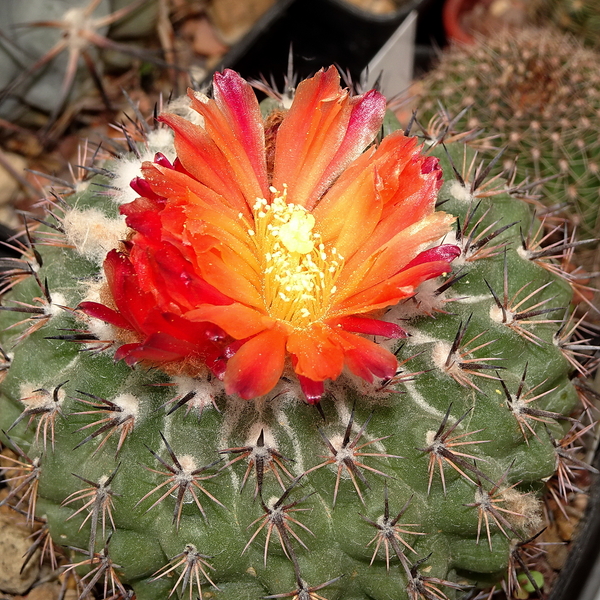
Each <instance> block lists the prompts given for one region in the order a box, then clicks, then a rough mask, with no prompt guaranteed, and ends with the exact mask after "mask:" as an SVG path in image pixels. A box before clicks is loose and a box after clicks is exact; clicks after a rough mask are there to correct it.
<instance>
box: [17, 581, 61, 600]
mask: <svg viewBox="0 0 600 600" xmlns="http://www.w3.org/2000/svg"><path fill="white" fill-rule="evenodd" d="M59 593H60V583H59V582H54V583H50V582H47V583H42V584H41V585H38V586H36V587H34V588H32V590H31V591H30V592H29V594H27V595H26V596H23V600H58V595H59ZM15 600H20V599H18V598H15Z"/></svg>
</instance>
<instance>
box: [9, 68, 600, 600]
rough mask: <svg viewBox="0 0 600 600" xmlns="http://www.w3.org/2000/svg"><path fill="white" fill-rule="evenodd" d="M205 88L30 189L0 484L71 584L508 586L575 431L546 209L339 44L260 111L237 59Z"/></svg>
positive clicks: (190, 594)
mask: <svg viewBox="0 0 600 600" xmlns="http://www.w3.org/2000/svg"><path fill="white" fill-rule="evenodd" d="M213 88H214V89H213V97H214V100H213V99H210V98H208V97H207V96H204V95H202V94H199V93H191V94H190V103H191V106H192V108H193V109H194V110H192V109H191V108H190V107H189V106H186V105H184V104H182V103H178V105H177V106H171V107H169V112H167V113H164V114H163V115H162V116H161V117H159V123H158V124H157V125H156V127H155V128H154V129H152V128H150V127H149V126H147V125H145V124H144V123H140V124H139V127H138V128H137V130H136V131H137V134H138V137H140V136H139V134H140V132H144V135H143V136H141V137H142V138H143V139H139V140H138V141H135V139H134V138H135V135H136V132H131V133H130V134H128V136H127V140H128V144H129V147H130V149H131V150H132V152H130V153H129V154H123V155H122V156H120V157H119V158H116V159H115V158H114V157H113V158H110V157H109V158H107V159H106V160H105V161H104V162H101V163H98V162H96V163H95V164H94V165H93V166H90V167H88V168H87V170H86V171H85V172H86V173H87V174H88V175H89V177H88V176H86V177H82V179H81V180H80V181H78V182H76V183H75V184H73V186H72V189H71V190H66V191H65V193H63V194H60V195H59V194H58V193H57V191H54V193H53V194H52V195H51V196H50V200H49V201H48V215H47V217H45V218H43V219H40V221H41V226H40V227H39V228H38V229H37V230H36V231H35V232H33V233H31V232H28V236H25V237H24V238H23V240H24V241H23V242H22V250H23V252H24V254H23V258H22V259H19V260H14V261H12V262H10V264H7V265H6V266H7V267H10V269H9V270H8V271H7V273H6V278H5V285H4V287H5V289H6V290H7V296H6V298H5V300H4V303H3V309H4V310H3V312H2V313H1V317H2V322H3V325H4V328H5V333H4V334H3V340H4V341H3V347H4V350H2V356H3V365H2V369H3V373H4V381H3V383H2V397H1V400H0V403H1V404H0V407H1V410H0V425H1V428H2V431H3V434H2V435H3V437H2V441H3V443H4V444H5V445H6V446H7V447H8V448H10V449H11V451H12V454H8V453H7V454H6V456H7V457H8V458H6V459H5V460H8V461H9V462H8V466H5V468H4V471H5V477H6V478H7V481H8V482H9V484H10V485H11V491H10V492H9V494H8V496H7V498H6V499H5V500H3V503H8V504H11V505H12V506H14V507H15V508H16V509H18V510H21V511H22V512H23V513H24V515H25V518H26V519H27V520H28V521H29V522H34V521H35V522H39V525H38V526H39V527H40V530H39V532H38V538H37V539H38V541H37V542H36V543H37V545H38V546H40V547H42V546H43V547H45V548H49V549H52V548H54V547H56V548H57V551H56V552H57V553H59V554H61V555H64V557H65V558H64V561H65V566H63V567H62V568H63V569H64V570H65V573H66V574H67V575H68V574H72V575H73V576H74V577H76V578H77V579H78V581H79V585H80V588H79V589H80V592H81V595H80V598H85V597H86V595H87V594H88V592H90V591H91V589H92V588H93V587H94V586H95V585H96V584H97V585H98V586H99V587H100V591H101V593H104V596H105V597H107V598H108V597H111V598H129V597H131V590H133V593H135V596H136V598H137V599H138V600H155V599H156V600H162V599H164V598H167V597H170V596H178V597H185V598H190V600H191V599H192V598H195V597H199V598H216V599H220V600H226V599H231V600H240V599H246V598H247V599H248V600H250V599H252V600H255V599H258V598H264V597H268V598H288V597H289V598H295V599H298V600H310V599H312V600H316V599H322V598H328V599H329V600H333V599H340V600H341V599H344V600H362V599H365V598H372V599H377V600H379V599H382V600H383V599H386V598H387V599H390V598H393V599H395V600H400V599H407V600H418V599H423V600H431V599H433V598H437V599H443V598H454V597H457V595H458V594H461V593H462V590H466V589H468V588H469V587H470V586H473V585H479V586H483V587H485V586H486V585H487V586H490V585H492V584H493V583H494V582H497V581H498V580H499V579H500V578H502V576H503V574H504V573H506V571H507V568H509V567H510V569H509V573H511V574H512V575H511V576H509V577H508V578H507V580H506V584H507V585H508V589H511V586H516V585H518V583H517V582H516V574H515V573H516V571H515V564H516V561H517V559H516V558H515V556H518V555H519V552H520V549H521V548H522V547H525V546H526V544H528V543H530V541H531V540H530V538H531V536H533V535H535V534H536V532H537V531H538V530H539V528H540V518H541V512H540V500H539V498H540V495H541V494H542V493H543V489H544V483H543V482H544V481H546V480H547V479H548V478H550V477H551V476H552V475H553V474H554V473H555V472H556V471H557V467H558V466H559V465H561V464H563V465H564V464H565V461H568V460H569V459H570V457H572V451H571V448H572V447H573V444H574V442H575V441H576V440H577V439H578V438H579V437H580V434H581V431H582V430H583V429H585V428H583V429H582V426H581V425H580V424H579V422H578V421H576V420H574V419H573V418H572V417H571V416H570V415H571V414H572V412H573V411H574V410H575V409H576V407H577V406H578V403H579V395H580V394H582V393H583V392H582V389H583V386H582V385H580V384H579V383H578V379H577V377H574V376H573V373H574V372H575V374H577V372H580V373H582V374H584V373H585V372H586V369H585V366H583V362H585V355H586V354H588V353H589V351H590V349H589V347H587V346H585V343H584V344H583V345H581V341H578V340H577V339H575V340H574V341H573V340H572V339H571V338H572V337H573V332H574V330H575V329H576V327H575V325H576V324H577V323H576V321H574V320H573V319H574V317H573V316H572V315H571V309H570V308H569V307H570V302H571V297H572V290H571V287H570V285H569V282H568V281H567V280H565V279H564V278H563V277H561V276H560V273H559V271H558V269H557V267H556V265H555V264H554V261H553V259H552V257H550V256H548V253H546V252H544V251H542V250H541V246H540V241H541V238H543V236H544V233H543V225H542V224H541V223H540V222H538V221H536V219H535V218H533V217H532V214H531V211H530V208H529V206H528V205H527V204H526V203H525V202H523V201H522V200H521V199H520V198H518V197H517V196H518V194H517V193H516V192H515V190H514V189H512V190H511V193H508V191H507V190H508V188H507V187H506V185H505V184H504V183H503V182H502V181H501V180H499V179H497V178H496V179H495V180H492V181H489V180H488V179H487V177H486V170H485V168H479V167H478V168H477V169H475V163H474V158H473V153H472V152H471V151H470V150H469V149H468V148H467V147H466V146H464V145H463V144H461V143H460V142H458V141H456V142H452V141H451V140H446V141H447V142H448V143H447V144H446V145H445V146H443V145H442V144H440V143H439V142H440V141H441V140H435V139H431V138H428V139H426V143H425V144H423V145H419V142H418V140H417V138H413V137H407V136H405V135H404V134H403V133H402V132H400V131H395V130H397V129H398V124H397V122H396V123H394V120H393V119H392V118H390V117H389V116H387V117H386V116H385V100H384V98H383V97H382V96H381V95H380V94H379V93H377V92H375V91H371V92H368V93H366V94H363V95H362V96H355V97H353V96H350V95H349V93H348V92H347V90H342V89H341V88H340V87H339V76H338V74H337V72H336V71H335V69H333V68H330V69H328V70H326V71H320V72H319V73H318V74H317V75H315V76H314V77H313V78H311V79H308V80H306V81H304V82H302V83H301V84H300V86H299V87H298V89H297V90H296V93H295V97H294V100H293V102H292V105H291V107H290V108H289V110H287V111H285V110H283V109H282V108H281V107H279V108H277V109H276V110H275V111H273V112H270V113H269V115H268V116H267V117H266V118H265V119H264V121H263V118H262V117H261V114H260V111H259V106H258V103H257V101H256V98H255V96H254V94H253V92H252V91H251V90H250V88H249V86H248V85H247V84H246V82H244V81H243V80H242V79H241V78H240V77H239V76H238V75H236V74H235V73H233V72H231V71H226V72H225V73H223V74H217V75H216V76H215V80H214V85H213ZM173 111H177V112H178V113H179V115H174V114H172V113H173ZM198 113H199V114H198ZM384 117H385V118H384ZM382 122H383V130H382V131H383V133H385V134H386V135H385V137H383V138H382V134H381V133H380V127H381V125H382ZM173 132H174V133H173ZM375 138H376V139H375ZM263 139H264V142H263ZM98 160H100V159H99V157H96V161H98ZM82 172H83V171H82ZM442 175H443V178H444V182H443V183H442V179H441V177H442ZM130 183H131V187H130V185H129V184H130ZM257 190H258V191H257ZM257 197H258V199H257ZM266 198H269V201H266V200H265V199H266ZM248 199H249V200H248ZM292 202H294V204H292ZM436 202H437V203H438V204H440V205H442V206H441V208H443V212H442V211H441V210H438V211H435V209H434V205H435V203H436ZM342 209H343V210H342ZM182 211H189V212H188V213H187V217H185V218H183V215H184V212H182ZM194 211H199V212H194ZM200 215H202V218H200ZM273 215H276V216H278V217H280V218H279V220H277V219H276V218H275V217H274V216H273ZM271 217H272V218H271ZM265 219H267V220H269V219H270V221H269V222H268V224H269V225H270V227H267V226H266V225H265V221H264V220H265ZM261 220H263V221H262V222H261ZM519 229H520V230H521V232H522V238H523V239H522V241H521V238H519V235H518V231H519ZM274 230H275V233H272V232H273V231H274ZM161 231H162V233H161ZM173 231H178V232H179V233H178V234H177V235H176V234H174V233H173ZM219 236H221V238H219ZM269 236H271V237H269ZM273 236H276V237H277V239H276V240H275V241H274V240H273V239H272V237H273ZM315 236H317V237H315ZM318 236H320V237H318ZM192 239H193V243H191V242H190V240H192ZM242 242H243V243H242ZM321 244H322V245H321ZM334 244H335V246H334ZM274 246H277V247H274ZM252 248H255V249H256V248H257V249H258V250H256V251H254V250H252V252H251V253H250V254H248V252H249V249H252ZM265 248H267V249H268V250H269V252H270V257H267V256H266V253H265V255H261V254H260V252H259V250H260V251H261V252H263V251H264V249H265ZM230 251H232V252H230ZM195 252H198V253H201V254H202V257H201V260H198V261H195V259H194V256H195V255H194V253H195ZM228 252H230V254H228ZM277 253H279V254H277ZM553 253H554V254H556V253H560V247H559V246H556V245H555V246H554V247H553ZM240 256H243V257H244V261H242V260H241V259H240ZM252 256H254V257H255V259H253V258H252ZM277 256H279V257H280V258H279V259H278V258H277ZM282 256H283V258H281V257H282ZM256 257H258V258H256ZM309 259H311V260H309ZM253 260H264V261H268V260H270V261H271V264H269V265H268V266H265V264H264V263H262V264H261V263H260V262H257V263H256V265H255V266H253V267H252V269H250V268H249V267H248V265H249V264H250V265H253V264H254V263H253V262H252V261H253ZM278 261H279V262H278ZM284 261H288V262H285V264H284ZM294 261H295V262H294ZM319 261H320V262H319ZM290 264H291V265H292V267H294V270H293V272H294V273H300V274H301V275H302V277H300V276H297V277H296V278H293V277H292V276H290V275H289V272H291V271H290V270H289V269H288V271H286V268H287V267H289V265H290ZM272 265H273V268H271V266H272ZM294 265H295V266H294ZM315 265H317V266H320V268H318V269H316V270H315ZM290 268H291V267H290ZM269 269H270V270H269ZM274 270H275V271H276V274H277V275H278V276H279V279H275V278H273V279H269V277H270V275H271V273H273V271H274ZM315 272H316V273H317V275H316V276H315V277H314V278H313V279H310V277H312V275H311V274H313V273H315ZM223 273H225V275H226V276H225V277H224V276H223ZM253 273H260V274H261V275H260V276H261V277H262V278H263V279H262V282H263V283H262V284H261V285H259V286H256V287H253V286H251V285H249V284H248V281H249V280H250V279H251V277H252V274H253ZM318 273H322V276H320V275H318ZM282 280H283V281H284V283H285V284H287V286H288V288H291V289H285V288H282V287H280V288H278V293H277V294H275V295H271V296H268V294H269V287H268V286H276V285H277V282H280V281H282ZM323 280H324V281H325V283H323ZM307 282H308V283H307ZM310 282H313V284H314V285H313V286H311V285H310ZM294 286H295V287H294ZM257 290H258V291H259V292H260V293H261V294H263V295H264V297H265V298H266V297H269V298H270V304H268V307H269V309H268V310H267V309H266V308H264V306H267V303H266V300H265V304H263V305H262V306H261V305H260V304H258V303H256V304H252V303H251V302H250V301H248V300H247V298H248V297H251V296H252V294H254V293H256V292H257ZM348 290H351V291H352V293H350V292H348ZM279 292H281V293H279ZM309 292H310V293H309ZM344 293H345V295H344ZM286 294H287V300H286V299H285V298H283V297H282V296H285V295H286ZM348 298H349V299H350V300H351V301H350V300H348ZM278 299H279V300H281V301H279V300H278ZM300 300H301V301H300ZM294 303H296V304H294ZM298 303H299V304H298ZM184 309H185V310H184ZM319 311H320V312H319ZM315 314H317V315H318V318H317V319H314V318H313V320H311V318H312V317H313V316H314V315H315ZM290 315H291V316H290ZM578 355H582V356H583V357H584V358H583V359H581V360H578V358H579V357H578ZM5 464H6V463H5ZM559 472H560V473H561V479H560V484H561V486H562V487H561V488H560V489H561V490H562V493H563V494H566V492H565V490H568V489H569V485H570V481H569V479H568V474H569V472H568V470H567V471H565V470H564V469H563V470H562V471H559ZM560 494H561V492H557V493H555V496H556V497H560ZM48 536H50V537H51V538H52V540H54V545H53V544H52V543H50V542H49V541H48V540H49V537H48ZM42 540H43V541H42ZM36 547H37V546H36ZM30 558H31V555H30V556H29V557H28V559H30ZM532 585H534V587H535V586H537V583H535V584H534V583H532Z"/></svg>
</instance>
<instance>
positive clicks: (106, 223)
mask: <svg viewBox="0 0 600 600" xmlns="http://www.w3.org/2000/svg"><path fill="white" fill-rule="evenodd" d="M132 191H133V190H132ZM63 226H64V229H65V235H66V237H67V242H68V243H69V244H71V245H73V246H75V249H76V250H77V252H79V254H81V255H82V256H85V257H86V258H87V259H88V260H90V261H92V262H94V263H96V264H97V265H98V266H101V265H102V263H103V261H104V258H105V257H106V254H107V253H108V252H109V250H112V249H113V248H116V247H117V246H118V244H119V241H120V240H123V239H125V236H126V234H127V226H126V225H125V220H124V219H123V218H117V219H110V218H109V217H107V216H106V215H105V214H104V213H102V212H101V211H99V210H98V209H96V208H89V209H85V210H79V209H76V208H74V209H72V210H69V211H68V212H67V213H66V214H65V217H64V225H63Z"/></svg>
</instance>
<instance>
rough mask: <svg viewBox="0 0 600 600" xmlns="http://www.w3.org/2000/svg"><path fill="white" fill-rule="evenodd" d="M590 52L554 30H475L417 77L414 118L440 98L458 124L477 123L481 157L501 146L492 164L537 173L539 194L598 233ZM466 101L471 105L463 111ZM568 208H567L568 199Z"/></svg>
mask: <svg viewBox="0 0 600 600" xmlns="http://www.w3.org/2000/svg"><path fill="white" fill-rule="evenodd" d="M599 64H600V63H599V61H598V55H597V53H596V52H595V51H593V50H589V49H584V48H582V47H581V46H580V44H579V43H577V42H576V41H575V40H574V39H572V38H571V37H570V36H566V35H563V34H560V33H558V32H556V31H554V30H553V29H531V30H527V29H526V30H523V31H519V32H512V33H502V34H499V35H493V36H489V37H486V38H481V39H479V40H478V41H476V43H475V44H473V45H469V46H456V47H452V48H450V49H449V50H448V51H446V52H444V53H443V55H442V58H441V60H440V63H439V64H438V66H437V67H436V68H435V69H434V70H433V71H431V72H430V73H429V74H428V75H427V76H426V77H425V79H424V80H423V82H422V86H423V87H422V91H421V92H420V102H419V115H420V116H419V118H421V119H422V120H424V121H425V122H426V121H427V119H428V118H430V117H432V116H433V115H435V114H436V113H437V111H438V109H439V106H440V105H442V106H443V108H444V110H445V111H447V113H448V115H449V118H453V117H456V115H459V114H460V115H461V117H460V119H458V120H457V121H455V122H454V126H456V127H457V128H458V129H461V128H462V129H465V128H480V129H481V130H482V131H483V132H484V135H485V136H486V139H487V142H486V143H482V139H480V140H479V144H478V146H479V148H480V149H481V151H482V152H483V154H482V156H485V157H487V158H488V159H491V158H493V156H495V154H496V153H497V152H498V150H499V149H501V148H502V149H505V151H504V153H503V155H502V160H501V161H498V163H497V164H496V167H495V172H496V173H498V172H500V171H501V170H503V169H507V173H508V174H509V176H510V172H511V171H513V172H514V176H515V178H516V179H515V180H516V181H517V182H523V181H526V180H529V181H530V182H535V181H542V184H541V185H540V186H538V188H537V189H538V190H539V191H540V194H541V197H542V200H543V201H544V202H545V203H546V205H547V206H549V207H551V208H552V209H553V210H560V209H561V208H562V209H564V208H565V206H568V208H567V212H568V214H569V215H571V216H572V217H573V219H574V222H575V224H577V225H578V226H580V227H581V232H583V235H592V236H595V235H597V232H598V230H599V227H600V223H599V221H598V209H597V207H598V201H599V198H598V190H599V189H600V187H599V182H600V179H599V178H600V172H599V168H600V163H599V160H598V158H599V150H600V148H599V145H598V139H597V136H596V135H595V134H594V131H595V130H597V128H598V115H599V114H600V113H599V110H600V92H599V84H600V68H599V67H598V65H599ZM463 109H468V110H466V111H465V112H464V113H462V111H463ZM571 207H572V208H571Z"/></svg>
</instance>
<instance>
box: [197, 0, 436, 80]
mask: <svg viewBox="0 0 600 600" xmlns="http://www.w3.org/2000/svg"><path fill="white" fill-rule="evenodd" d="M434 4H438V5H439V4H440V2H439V0H404V1H403V2H402V3H401V4H400V5H399V7H398V9H397V10H396V11H394V12H392V13H389V14H385V15H376V14H372V13H368V12H366V11H364V10H360V9H358V8H356V7H355V6H353V5H351V4H349V3H347V2H344V1H343V0H280V1H279V2H278V3H277V4H276V5H275V6H274V7H273V8H272V9H271V10H270V11H268V12H267V13H266V14H265V15H264V17H263V18H262V19H261V20H260V21H259V22H258V23H257V24H256V25H255V26H254V28H253V29H252V31H251V32H250V33H249V34H247V35H246V37H245V38H243V39H242V40H241V41H240V42H239V43H238V44H237V45H236V46H235V47H234V48H232V50H231V51H230V52H229V53H228V54H226V55H225V57H224V58H223V60H222V61H221V63H220V64H219V65H218V66H217V68H216V69H215V70H220V69H222V68H223V67H229V68H232V69H235V70H236V71H238V72H239V73H241V75H242V76H243V77H245V78H259V77H260V76H261V75H264V76H265V77H267V78H270V77H271V76H272V77H273V78H274V80H275V82H276V83H277V84H278V85H279V86H281V85H282V84H283V76H284V74H285V73H286V72H287V69H288V56H289V52H290V48H292V51H293V66H294V71H295V73H297V74H298V76H299V78H304V77H308V76H310V75H312V74H313V73H315V71H317V70H318V69H320V68H321V67H323V66H328V65H331V64H335V65H337V66H338V67H339V68H340V69H342V70H343V71H345V72H347V73H349V74H350V75H351V77H352V79H353V80H355V81H357V80H359V78H360V74H361V73H362V71H363V69H364V68H365V67H366V66H367V65H368V63H369V62H370V60H371V59H372V58H373V57H374V56H375V54H376V53H377V51H378V50H379V49H380V48H381V47H382V46H383V45H384V43H385V42H386V41H387V40H388V38H389V37H390V36H391V35H392V34H393V33H394V32H395V31H396V29H397V28H398V27H399V26H400V25H401V24H402V22H403V21H404V19H405V18H406V16H407V15H408V14H409V13H410V12H411V11H413V10H416V11H417V12H418V13H419V15H421V14H424V13H425V11H427V9H428V8H429V7H431V6H432V5H434ZM435 13H436V14H437V13H439V11H435ZM429 24H431V22H430V23H426V24H425V25H429ZM436 25H437V23H436ZM436 34H437V32H436ZM419 37H422V36H419ZM425 37H428V36H427V34H426V36H425ZM423 54H425V55H427V54H428V53H427V52H425V53H423V52H419V56H421V55H423ZM209 79H210V78H208V80H209Z"/></svg>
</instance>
